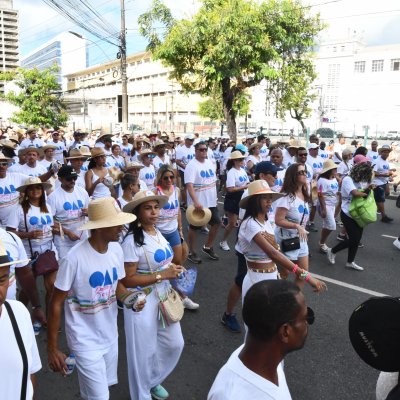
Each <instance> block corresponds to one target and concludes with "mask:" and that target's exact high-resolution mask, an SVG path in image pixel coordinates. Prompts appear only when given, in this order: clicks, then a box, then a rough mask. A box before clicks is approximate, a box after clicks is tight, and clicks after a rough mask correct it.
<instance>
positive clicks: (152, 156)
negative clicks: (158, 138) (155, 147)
mask: <svg viewBox="0 0 400 400" xmlns="http://www.w3.org/2000/svg"><path fill="white" fill-rule="evenodd" d="M145 156H146V157H148V158H154V157H155V155H154V154H145Z"/></svg>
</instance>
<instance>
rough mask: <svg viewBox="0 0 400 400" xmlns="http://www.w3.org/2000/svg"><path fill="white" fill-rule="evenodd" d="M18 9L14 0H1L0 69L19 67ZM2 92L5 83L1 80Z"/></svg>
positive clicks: (0, 90)
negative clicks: (14, 6) (14, 7)
mask: <svg viewBox="0 0 400 400" xmlns="http://www.w3.org/2000/svg"><path fill="white" fill-rule="evenodd" d="M18 43H19V41H18V11H16V10H14V9H13V1H12V0H0V71H1V72H9V71H13V70H15V69H16V68H17V67H18V60H19V53H18ZM0 93H4V84H3V82H1V81H0Z"/></svg>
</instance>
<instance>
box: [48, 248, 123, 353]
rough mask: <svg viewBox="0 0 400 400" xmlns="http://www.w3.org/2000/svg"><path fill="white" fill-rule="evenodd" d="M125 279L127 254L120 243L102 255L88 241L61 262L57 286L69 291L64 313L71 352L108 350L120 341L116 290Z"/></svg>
mask: <svg viewBox="0 0 400 400" xmlns="http://www.w3.org/2000/svg"><path fill="white" fill-rule="evenodd" d="M124 277H125V269H124V255H123V253H122V249H121V246H120V245H119V244H118V243H116V242H111V243H109V244H108V249H107V252H106V253H104V254H100V253H98V252H97V251H96V250H94V249H93V247H92V246H91V245H90V243H89V241H88V240H84V241H82V242H80V243H78V244H77V245H76V246H74V247H73V248H72V249H71V250H70V251H69V252H68V255H67V256H65V257H64V258H62V259H61V261H60V268H59V270H58V272H57V278H56V281H55V283H54V286H55V287H56V288H57V289H59V290H62V291H64V292H69V293H68V297H67V300H66V301H65V303H64V312H65V331H66V336H67V342H68V346H69V349H70V350H72V351H82V352H84V351H92V350H101V349H106V348H108V347H110V346H111V345H113V344H114V343H115V341H116V340H118V329H117V315H118V309H117V302H116V289H117V283H118V281H119V280H121V279H122V278H124Z"/></svg>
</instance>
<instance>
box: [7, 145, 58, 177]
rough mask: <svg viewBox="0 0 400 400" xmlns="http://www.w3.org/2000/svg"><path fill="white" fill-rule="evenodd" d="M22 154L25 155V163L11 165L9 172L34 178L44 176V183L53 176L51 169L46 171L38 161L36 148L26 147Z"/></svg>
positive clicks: (38, 152)
mask: <svg viewBox="0 0 400 400" xmlns="http://www.w3.org/2000/svg"><path fill="white" fill-rule="evenodd" d="M22 153H23V154H24V155H25V160H26V163H25V164H23V165H18V164H16V165H13V166H12V167H11V168H10V172H19V173H20V174H24V175H28V176H34V177H38V176H39V177H42V176H44V178H43V180H44V181H47V180H48V179H50V178H51V177H52V176H53V174H54V172H53V170H52V168H50V169H49V170H48V169H47V168H45V167H44V166H43V165H42V164H40V162H39V161H38V160H39V157H40V151H39V149H37V148H36V147H28V148H25V149H23V150H22Z"/></svg>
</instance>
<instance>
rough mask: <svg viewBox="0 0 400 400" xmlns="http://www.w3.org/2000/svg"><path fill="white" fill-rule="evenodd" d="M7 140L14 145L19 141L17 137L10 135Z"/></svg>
mask: <svg viewBox="0 0 400 400" xmlns="http://www.w3.org/2000/svg"><path fill="white" fill-rule="evenodd" d="M8 140H11V141H12V142H15V144H17V145H18V144H19V140H18V135H11V136H9V137H8Z"/></svg>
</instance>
